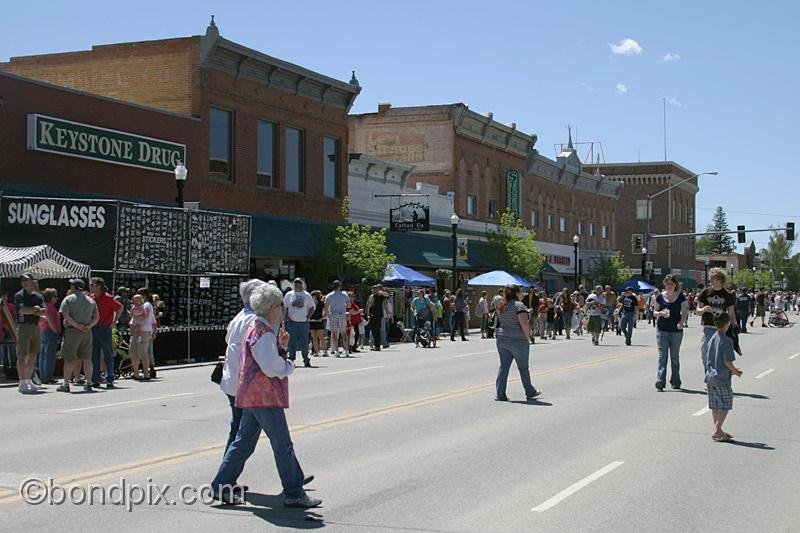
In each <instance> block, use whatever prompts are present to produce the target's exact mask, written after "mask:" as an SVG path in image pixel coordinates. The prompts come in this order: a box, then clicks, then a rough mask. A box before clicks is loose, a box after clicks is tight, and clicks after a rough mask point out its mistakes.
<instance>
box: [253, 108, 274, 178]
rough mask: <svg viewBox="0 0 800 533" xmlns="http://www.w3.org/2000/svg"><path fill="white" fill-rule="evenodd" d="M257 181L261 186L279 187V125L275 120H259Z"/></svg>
mask: <svg viewBox="0 0 800 533" xmlns="http://www.w3.org/2000/svg"><path fill="white" fill-rule="evenodd" d="M257 135H258V140H257V141H256V142H257V143H258V145H257V152H258V154H257V156H258V167H257V169H256V177H257V178H256V183H257V184H258V185H259V186H260V187H272V188H277V187H278V172H277V171H278V165H277V163H278V127H277V125H275V123H273V122H268V121H266V120H259V121H258V132H257Z"/></svg>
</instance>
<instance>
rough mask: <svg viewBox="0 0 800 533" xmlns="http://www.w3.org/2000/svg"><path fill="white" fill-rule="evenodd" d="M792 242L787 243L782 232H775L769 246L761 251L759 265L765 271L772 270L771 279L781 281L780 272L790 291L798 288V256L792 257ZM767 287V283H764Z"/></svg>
mask: <svg viewBox="0 0 800 533" xmlns="http://www.w3.org/2000/svg"><path fill="white" fill-rule="evenodd" d="M793 247H794V242H793V241H787V240H786V235H785V234H784V233H783V232H782V231H775V232H773V233H772V235H771V236H770V238H769V244H767V247H766V248H763V249H762V250H761V263H762V265H763V267H764V268H765V269H770V270H772V275H773V279H775V280H779V281H780V280H781V272H783V273H784V276H785V278H786V280H787V284H788V287H789V288H790V289H792V290H794V289H796V288H797V287H798V286H800V270H798V268H800V254H794V255H792V248H793ZM766 285H769V283H766Z"/></svg>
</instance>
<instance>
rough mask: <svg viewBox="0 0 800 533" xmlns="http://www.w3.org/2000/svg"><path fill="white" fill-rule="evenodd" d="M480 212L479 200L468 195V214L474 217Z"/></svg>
mask: <svg viewBox="0 0 800 533" xmlns="http://www.w3.org/2000/svg"><path fill="white" fill-rule="evenodd" d="M477 210H478V198H477V197H476V196H474V195H472V194H468V195H467V214H468V215H474V214H475V213H476V211H477Z"/></svg>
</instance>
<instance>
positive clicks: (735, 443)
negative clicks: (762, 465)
mask: <svg viewBox="0 0 800 533" xmlns="http://www.w3.org/2000/svg"><path fill="white" fill-rule="evenodd" d="M725 444H732V445H733V446H741V447H742V448H755V449H756V450H774V449H775V448H773V447H772V446H770V445H769V444H764V443H763V442H744V441H741V440H736V439H731V440H729V441H728V442H726V443H725Z"/></svg>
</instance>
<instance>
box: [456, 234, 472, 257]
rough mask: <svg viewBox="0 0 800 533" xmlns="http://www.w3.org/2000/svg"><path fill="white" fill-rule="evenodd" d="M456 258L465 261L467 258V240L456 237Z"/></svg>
mask: <svg viewBox="0 0 800 533" xmlns="http://www.w3.org/2000/svg"><path fill="white" fill-rule="evenodd" d="M456 258H457V259H463V260H465V261H466V260H467V259H469V240H467V239H458V243H457V247H456Z"/></svg>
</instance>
